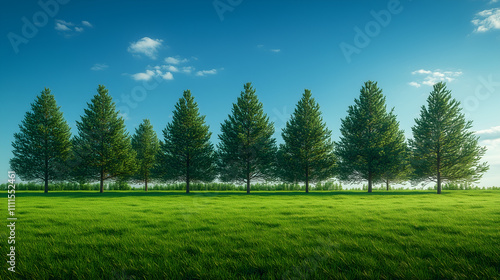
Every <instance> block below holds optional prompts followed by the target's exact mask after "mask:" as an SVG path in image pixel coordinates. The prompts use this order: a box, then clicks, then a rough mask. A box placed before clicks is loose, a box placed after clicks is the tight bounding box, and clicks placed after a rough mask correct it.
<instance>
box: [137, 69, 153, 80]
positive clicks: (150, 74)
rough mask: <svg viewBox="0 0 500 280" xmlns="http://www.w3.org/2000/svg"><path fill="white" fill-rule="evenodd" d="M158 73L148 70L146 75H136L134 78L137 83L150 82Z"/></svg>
mask: <svg viewBox="0 0 500 280" xmlns="http://www.w3.org/2000/svg"><path fill="white" fill-rule="evenodd" d="M155 74H156V73H155V72H153V71H151V70H146V72H145V73H136V74H133V75H132V78H133V79H134V80H136V81H149V80H151V78H153V76H154V75H155Z"/></svg>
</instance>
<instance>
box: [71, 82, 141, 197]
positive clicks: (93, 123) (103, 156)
mask: <svg viewBox="0 0 500 280" xmlns="http://www.w3.org/2000/svg"><path fill="white" fill-rule="evenodd" d="M87 105H88V108H87V109H85V114H84V115H83V116H82V117H81V121H77V122H76V126H77V128H78V136H76V137H75V138H74V139H73V143H74V144H73V145H74V149H73V150H74V157H75V162H76V163H77V166H76V168H77V170H76V172H77V173H79V174H80V176H82V177H84V178H85V179H88V180H98V181H99V183H100V192H101V193H102V192H103V190H104V181H105V180H107V179H113V178H121V177H124V176H130V175H132V174H133V173H134V171H135V152H134V150H133V149H132V147H131V141H130V136H129V135H128V133H127V131H126V129H125V123H124V120H123V118H122V117H119V116H118V112H117V111H116V109H115V103H114V102H113V100H112V98H111V96H110V95H109V94H108V90H107V89H106V88H105V87H104V86H103V85H99V87H98V89H97V94H96V95H95V96H94V97H93V98H92V100H91V102H90V103H87Z"/></svg>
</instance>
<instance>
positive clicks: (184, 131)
mask: <svg viewBox="0 0 500 280" xmlns="http://www.w3.org/2000/svg"><path fill="white" fill-rule="evenodd" d="M163 135H164V137H165V141H164V142H162V143H161V145H160V146H161V148H160V149H161V153H160V155H159V159H158V163H159V167H158V169H159V170H161V173H162V174H163V178H165V179H167V180H173V181H179V180H181V181H184V182H186V184H187V188H186V192H189V184H190V181H202V182H207V181H212V180H214V179H215V172H216V166H215V151H214V147H213V145H212V144H211V143H210V136H211V135H212V133H210V132H209V126H208V125H206V124H205V116H202V115H200V113H199V111H198V104H197V103H196V102H194V97H193V96H191V91H189V90H186V91H184V93H183V96H182V98H180V99H179V102H177V104H176V105H175V110H174V111H173V118H172V122H170V123H169V124H168V125H167V127H166V128H165V129H164V130H163Z"/></svg>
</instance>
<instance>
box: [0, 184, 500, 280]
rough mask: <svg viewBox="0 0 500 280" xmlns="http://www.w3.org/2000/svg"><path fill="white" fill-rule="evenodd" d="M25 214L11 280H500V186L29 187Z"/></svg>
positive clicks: (22, 202)
mask: <svg viewBox="0 0 500 280" xmlns="http://www.w3.org/2000/svg"><path fill="white" fill-rule="evenodd" d="M3 201H4V202H3V203H2V204H3V205H4V207H5V208H7V207H6V204H7V203H6V200H3ZM6 210H7V209H5V211H4V213H6V212H7V211H6ZM16 211H17V217H18V221H17V226H16V260H17V265H16V273H15V274H14V273H11V272H9V271H7V267H8V266H7V264H6V263H5V261H4V264H3V269H2V271H1V272H0V278H1V279H10V278H12V279H331V278H339V279H361V278H373V279H437V278H440V279H500V192H499V191H446V192H444V193H443V194H442V195H436V194H435V192H434V191H390V192H382V191H379V192H375V193H372V194H368V193H365V192H360V191H352V192H349V191H343V192H311V193H309V194H305V193H303V192H256V193H253V194H251V195H246V194H244V193H241V192H219V193H215V192H206V193H204V192H198V193H192V194H189V195H186V194H185V193H182V192H148V193H145V192H138V191H130V192H106V193H103V194H99V193H96V192H52V193H49V194H47V195H46V194H43V193H40V192H18V193H16ZM4 217H6V215H5V214H4ZM4 223H5V224H7V222H6V220H5V218H4ZM3 227H4V230H2V231H1V235H2V236H1V238H0V240H1V241H0V242H1V243H0V247H1V252H2V255H3V256H4V259H6V258H7V257H6V254H7V253H8V251H7V246H8V244H7V235H8V231H7V229H6V227H5V225H4V226H3Z"/></svg>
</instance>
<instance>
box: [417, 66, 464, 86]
mask: <svg viewBox="0 0 500 280" xmlns="http://www.w3.org/2000/svg"><path fill="white" fill-rule="evenodd" d="M411 74H412V75H414V76H416V77H417V78H418V80H417V81H412V82H410V83H408V84H409V85H410V86H413V87H416V88H419V87H420V86H422V85H427V86H433V85H434V84H436V83H438V82H441V81H444V82H452V81H454V80H455V79H456V78H457V77H459V76H461V75H462V74H463V73H462V71H441V70H435V71H431V70H425V69H420V70H416V71H413V72H412V73H411Z"/></svg>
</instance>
